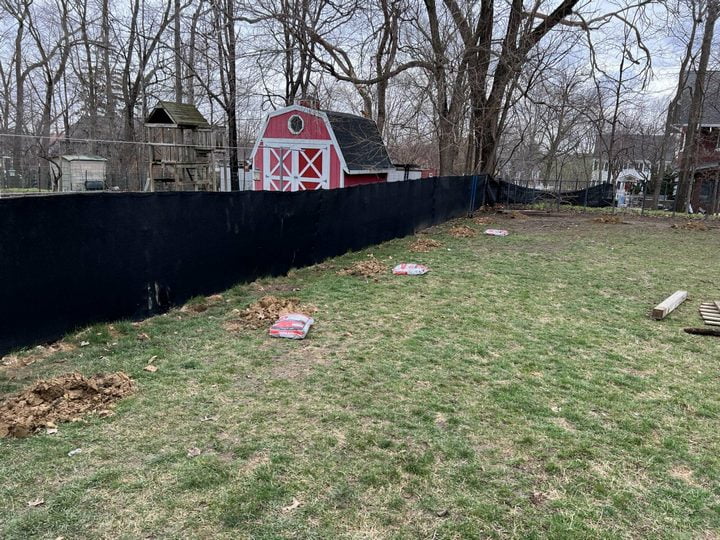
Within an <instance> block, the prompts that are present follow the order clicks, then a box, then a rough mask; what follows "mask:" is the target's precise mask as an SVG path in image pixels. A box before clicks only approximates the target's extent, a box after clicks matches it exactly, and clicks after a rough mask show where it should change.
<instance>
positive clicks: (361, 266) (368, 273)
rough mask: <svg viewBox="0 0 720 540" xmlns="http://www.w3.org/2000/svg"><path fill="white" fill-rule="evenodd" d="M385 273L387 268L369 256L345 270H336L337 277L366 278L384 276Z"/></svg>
mask: <svg viewBox="0 0 720 540" xmlns="http://www.w3.org/2000/svg"><path fill="white" fill-rule="evenodd" d="M387 271H388V268H387V266H385V264H383V263H382V262H380V261H378V260H377V259H376V258H375V257H373V256H370V257H368V259H367V260H365V261H358V262H356V263H353V264H352V265H350V266H348V267H347V268H343V269H342V270H338V272H337V274H338V275H339V276H362V277H365V278H368V277H372V276H376V275H378V274H384V273H386V272H387Z"/></svg>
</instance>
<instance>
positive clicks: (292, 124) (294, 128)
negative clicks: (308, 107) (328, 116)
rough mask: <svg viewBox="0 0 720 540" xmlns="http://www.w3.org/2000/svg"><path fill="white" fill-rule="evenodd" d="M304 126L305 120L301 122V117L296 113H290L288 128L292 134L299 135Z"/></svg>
mask: <svg viewBox="0 0 720 540" xmlns="http://www.w3.org/2000/svg"><path fill="white" fill-rule="evenodd" d="M304 127H305V122H303V119H302V117H300V116H299V115H297V114H294V115H292V116H291V117H290V120H288V129H289V130H290V133H292V134H293V135H300V133H301V132H302V130H303V128H304Z"/></svg>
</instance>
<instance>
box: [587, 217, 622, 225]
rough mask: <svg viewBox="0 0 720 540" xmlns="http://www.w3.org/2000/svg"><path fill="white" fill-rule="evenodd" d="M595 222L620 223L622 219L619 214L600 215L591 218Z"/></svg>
mask: <svg viewBox="0 0 720 540" xmlns="http://www.w3.org/2000/svg"><path fill="white" fill-rule="evenodd" d="M593 221H594V222H595V223H615V224H618V223H622V222H623V220H622V218H621V217H620V216H600V217H596V218H595V219H593Z"/></svg>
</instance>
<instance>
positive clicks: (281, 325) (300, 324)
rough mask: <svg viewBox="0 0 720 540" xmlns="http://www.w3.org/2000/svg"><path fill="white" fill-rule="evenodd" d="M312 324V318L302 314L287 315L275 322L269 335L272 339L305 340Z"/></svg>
mask: <svg viewBox="0 0 720 540" xmlns="http://www.w3.org/2000/svg"><path fill="white" fill-rule="evenodd" d="M314 322H315V321H314V320H313V318H312V317H308V316H307V315H303V314H302V313H288V314H287V315H283V316H282V317H280V318H279V319H278V320H277V321H275V324H273V325H272V326H271V327H270V331H269V333H270V335H271V336H272V337H281V338H288V339H305V336H307V333H308V331H309V330H310V327H311V326H312V325H313V323H314Z"/></svg>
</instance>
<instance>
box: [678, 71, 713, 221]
mask: <svg viewBox="0 0 720 540" xmlns="http://www.w3.org/2000/svg"><path fill="white" fill-rule="evenodd" d="M695 77H696V74H695V72H691V73H689V74H688V78H687V81H686V83H685V87H684V88H683V92H682V94H681V97H680V103H679V105H678V114H677V119H678V123H677V124H676V127H677V128H678V129H679V130H680V133H681V144H680V148H679V151H678V154H677V163H678V164H680V163H681V162H682V160H681V157H682V153H683V151H684V150H685V140H686V138H687V127H688V121H689V117H690V105H691V101H692V93H693V90H694V88H695ZM696 147H697V152H696V157H695V160H694V163H695V166H694V183H693V190H692V194H691V196H690V204H691V205H692V208H694V209H701V208H702V209H705V210H711V211H712V210H715V211H717V208H715V209H713V208H712V206H713V205H714V206H717V203H716V202H715V201H716V199H717V198H718V193H717V192H718V191H720V189H719V188H718V184H719V183H720V71H708V72H707V76H706V80H705V95H704V97H703V101H702V109H701V113H700V121H699V125H698V130H697V134H696Z"/></svg>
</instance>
